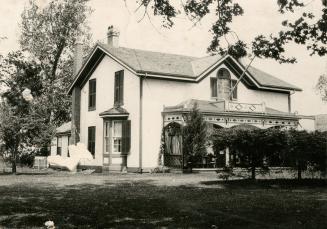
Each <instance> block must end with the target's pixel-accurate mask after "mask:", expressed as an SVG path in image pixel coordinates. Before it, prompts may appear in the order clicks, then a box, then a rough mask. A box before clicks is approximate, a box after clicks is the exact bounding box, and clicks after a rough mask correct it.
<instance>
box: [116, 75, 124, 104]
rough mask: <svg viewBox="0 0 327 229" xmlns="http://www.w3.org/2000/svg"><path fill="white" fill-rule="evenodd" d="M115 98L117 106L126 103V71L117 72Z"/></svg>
mask: <svg viewBox="0 0 327 229" xmlns="http://www.w3.org/2000/svg"><path fill="white" fill-rule="evenodd" d="M114 89H115V95H114V97H115V99H114V105H115V106H116V107H119V106H122V105H124V71H123V70H121V71H118V72H115V88H114Z"/></svg>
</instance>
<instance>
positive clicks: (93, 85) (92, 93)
mask: <svg viewBox="0 0 327 229" xmlns="http://www.w3.org/2000/svg"><path fill="white" fill-rule="evenodd" d="M93 89H94V91H93ZM96 93H97V81H96V79H91V80H89V96H88V99H89V102H88V109H89V111H94V110H95V109H96V101H97V100H96ZM93 100H94V101H93ZM91 103H92V104H91ZM93 103H94V104H93Z"/></svg>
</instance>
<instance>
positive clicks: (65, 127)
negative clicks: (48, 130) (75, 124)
mask: <svg viewBox="0 0 327 229" xmlns="http://www.w3.org/2000/svg"><path fill="white" fill-rule="evenodd" d="M71 128H72V124H71V122H66V123H64V124H62V125H61V126H59V127H58V128H57V129H56V134H57V135H58V134H65V133H70V131H71Z"/></svg>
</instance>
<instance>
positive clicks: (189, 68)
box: [68, 43, 301, 93]
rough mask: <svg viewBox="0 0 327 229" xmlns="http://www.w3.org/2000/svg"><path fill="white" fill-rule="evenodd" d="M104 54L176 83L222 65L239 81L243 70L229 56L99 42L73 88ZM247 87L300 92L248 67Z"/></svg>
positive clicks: (193, 79) (147, 74)
mask: <svg viewBox="0 0 327 229" xmlns="http://www.w3.org/2000/svg"><path fill="white" fill-rule="evenodd" d="M105 55H107V56H109V57H110V58H112V59H113V60H115V61H116V62H118V63H119V64H121V65H122V66H124V67H125V68H127V69H128V70H130V71H131V72H132V73H134V74H135V75H137V76H143V77H151V78H152V77H153V78H161V79H167V80H179V81H186V82H193V83H197V82H199V81H201V80H202V79H203V78H205V77H207V76H208V74H209V73H210V72H212V71H214V70H215V69H217V68H218V67H219V65H220V64H222V63H224V64H225V65H226V66H227V67H228V68H229V70H230V71H232V72H233V74H234V75H236V76H237V77H238V78H240V77H241V75H242V73H243V71H245V69H246V68H245V67H244V66H243V65H242V64H241V63H240V62H239V61H237V60H235V59H234V58H232V57H231V56H229V55H225V56H219V55H215V56H207V57H203V58H197V57H190V56H183V55H175V54H167V53H160V52H152V51H144V50H138V49H129V48H122V47H119V48H114V47H109V46H108V45H105V44H101V43H98V44H97V45H96V46H95V47H94V49H93V51H92V52H91V54H90V55H89V57H88V59H87V60H86V62H85V63H84V65H83V67H82V68H81V70H80V71H79V73H78V74H77V76H76V78H75V79H74V82H73V83H72V84H71V86H70V88H69V92H68V93H71V92H72V88H73V87H74V86H75V85H78V86H81V85H83V83H84V82H85V81H87V79H88V78H89V77H90V75H91V74H92V72H93V71H94V69H95V68H96V67H97V65H98V64H99V62H100V61H101V60H102V58H103V57H104V56H105ZM241 82H242V83H243V84H245V85H246V86H247V87H249V88H251V89H256V90H270V91H284V92H289V91H293V90H295V91H300V90H301V89H300V88H298V87H296V86H293V85H291V84H289V83H287V82H284V81H282V80H280V79H278V78H276V77H274V76H272V75H270V74H268V73H265V72H263V71H261V70H259V69H256V68H254V67H249V68H248V70H247V71H246V72H245V74H244V76H243V77H242V79H241Z"/></svg>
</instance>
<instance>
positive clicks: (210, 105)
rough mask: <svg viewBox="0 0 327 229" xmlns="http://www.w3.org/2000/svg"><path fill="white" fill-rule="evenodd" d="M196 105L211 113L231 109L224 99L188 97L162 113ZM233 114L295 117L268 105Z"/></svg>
mask: <svg viewBox="0 0 327 229" xmlns="http://www.w3.org/2000/svg"><path fill="white" fill-rule="evenodd" d="M195 105H196V106H197V108H198V109H199V111H200V112H201V113H211V114H214V113H215V114H217V113H218V114H224V113H226V114H229V115H230V113H231V111H228V110H226V109H225V104H224V101H223V100H222V101H217V102H213V101H206V100H197V99H189V100H186V101H183V102H182V103H180V104H177V105H176V106H167V107H165V108H164V110H163V113H174V112H189V111H190V110H192V109H193V107H194V106H195ZM232 112H233V115H238V114H239V115H242V114H243V115H244V114H253V115H265V116H277V117H285V118H297V117H296V115H295V114H293V113H288V112H283V111H279V110H276V109H273V108H270V107H265V112H264V113H263V112H241V111H239V112H238V111H232Z"/></svg>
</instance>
